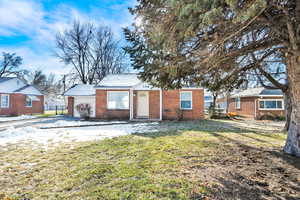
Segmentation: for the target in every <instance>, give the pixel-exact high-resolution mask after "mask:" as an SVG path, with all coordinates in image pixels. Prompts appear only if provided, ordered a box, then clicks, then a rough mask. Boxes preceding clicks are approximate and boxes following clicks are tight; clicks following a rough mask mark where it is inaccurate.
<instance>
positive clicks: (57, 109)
mask: <svg viewBox="0 0 300 200" xmlns="http://www.w3.org/2000/svg"><path fill="white" fill-rule="evenodd" d="M66 109H67V107H66V106H64V105H57V106H45V107H44V110H45V113H46V114H55V115H64V114H65V113H66Z"/></svg>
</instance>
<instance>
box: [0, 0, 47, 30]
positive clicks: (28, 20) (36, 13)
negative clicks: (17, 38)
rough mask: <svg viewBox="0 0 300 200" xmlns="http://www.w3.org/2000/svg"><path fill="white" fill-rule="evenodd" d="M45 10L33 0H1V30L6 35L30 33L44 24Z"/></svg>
mask: <svg viewBox="0 0 300 200" xmlns="http://www.w3.org/2000/svg"><path fill="white" fill-rule="evenodd" d="M44 14H45V13H44V12H43V10H42V9H41V6H40V5H39V4H38V3H36V2H33V1H30V0H27V1H21V0H13V1H12V0H0V19H1V20H0V30H2V31H1V32H6V35H9V34H11V35H15V34H16V33H18V32H19V33H25V34H29V33H30V32H32V31H33V30H35V29H36V27H39V26H40V25H42V24H43V23H44V22H43V17H44Z"/></svg>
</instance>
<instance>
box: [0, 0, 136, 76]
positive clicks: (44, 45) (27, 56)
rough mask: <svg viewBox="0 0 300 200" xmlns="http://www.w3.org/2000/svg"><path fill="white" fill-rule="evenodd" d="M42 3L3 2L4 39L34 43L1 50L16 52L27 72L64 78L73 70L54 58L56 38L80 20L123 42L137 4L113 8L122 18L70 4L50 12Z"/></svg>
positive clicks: (0, 6) (0, 3)
mask: <svg viewBox="0 0 300 200" xmlns="http://www.w3.org/2000/svg"><path fill="white" fill-rule="evenodd" d="M40 2H41V1H35V0H0V19H1V20H0V36H10V37H13V36H17V35H26V36H27V37H29V38H30V41H27V42H26V43H25V44H23V46H16V45H12V46H1V44H0V52H1V51H5V52H16V53H17V54H18V55H20V56H21V57H22V58H23V60H24V65H23V66H24V67H25V68H27V69H37V68H41V69H43V70H44V71H45V72H46V73H50V72H54V73H59V74H63V73H67V72H68V71H69V68H64V67H63V66H64V64H63V63H60V62H59V60H58V59H57V58H56V57H54V56H53V53H52V52H53V50H54V48H55V35H56V34H57V33H58V32H62V31H64V30H65V29H67V28H69V27H70V25H71V22H72V21H73V20H80V21H82V22H92V23H94V24H96V25H105V26H110V27H111V28H112V31H113V32H114V33H115V35H116V37H117V39H121V38H122V37H123V36H122V30H121V29H122V27H125V26H129V25H130V24H131V23H132V21H133V17H132V16H131V15H130V14H129V13H128V12H127V10H126V9H127V7H128V6H132V5H133V4H134V3H135V0H130V1H126V3H122V4H120V5H115V6H113V7H112V8H111V9H112V10H114V11H119V12H120V13H121V14H119V15H121V16H122V17H121V18H113V16H112V17H107V16H105V14H104V12H103V10H101V9H99V8H91V9H90V11H89V12H81V11H79V10H78V9H76V8H74V7H72V6H70V5H66V4H59V5H58V6H57V7H56V8H55V9H54V10H51V11H46V10H45V9H44V8H43V6H42V4H40ZM124 2H125V1H124ZM3 19H4V20H3Z"/></svg>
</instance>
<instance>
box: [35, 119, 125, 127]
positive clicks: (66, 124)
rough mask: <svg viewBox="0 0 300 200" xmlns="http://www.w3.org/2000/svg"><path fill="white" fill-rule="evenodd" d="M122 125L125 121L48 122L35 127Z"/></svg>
mask: <svg viewBox="0 0 300 200" xmlns="http://www.w3.org/2000/svg"><path fill="white" fill-rule="evenodd" d="M108 123H112V124H124V123H127V122H126V121H113V122H105V121H82V120H75V119H72V120H55V119H53V120H48V121H47V123H46V124H42V123H40V125H37V126H38V127H44V128H55V127H68V126H85V125H101V124H108Z"/></svg>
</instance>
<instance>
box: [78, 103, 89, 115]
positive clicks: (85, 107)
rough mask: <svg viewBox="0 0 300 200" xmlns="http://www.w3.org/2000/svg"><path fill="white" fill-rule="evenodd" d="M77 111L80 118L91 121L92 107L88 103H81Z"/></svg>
mask: <svg viewBox="0 0 300 200" xmlns="http://www.w3.org/2000/svg"><path fill="white" fill-rule="evenodd" d="M76 109H77V111H78V112H79V114H80V117H81V118H83V119H89V118H90V116H91V105H90V104H87V103H81V104H78V105H77V106H76Z"/></svg>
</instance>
